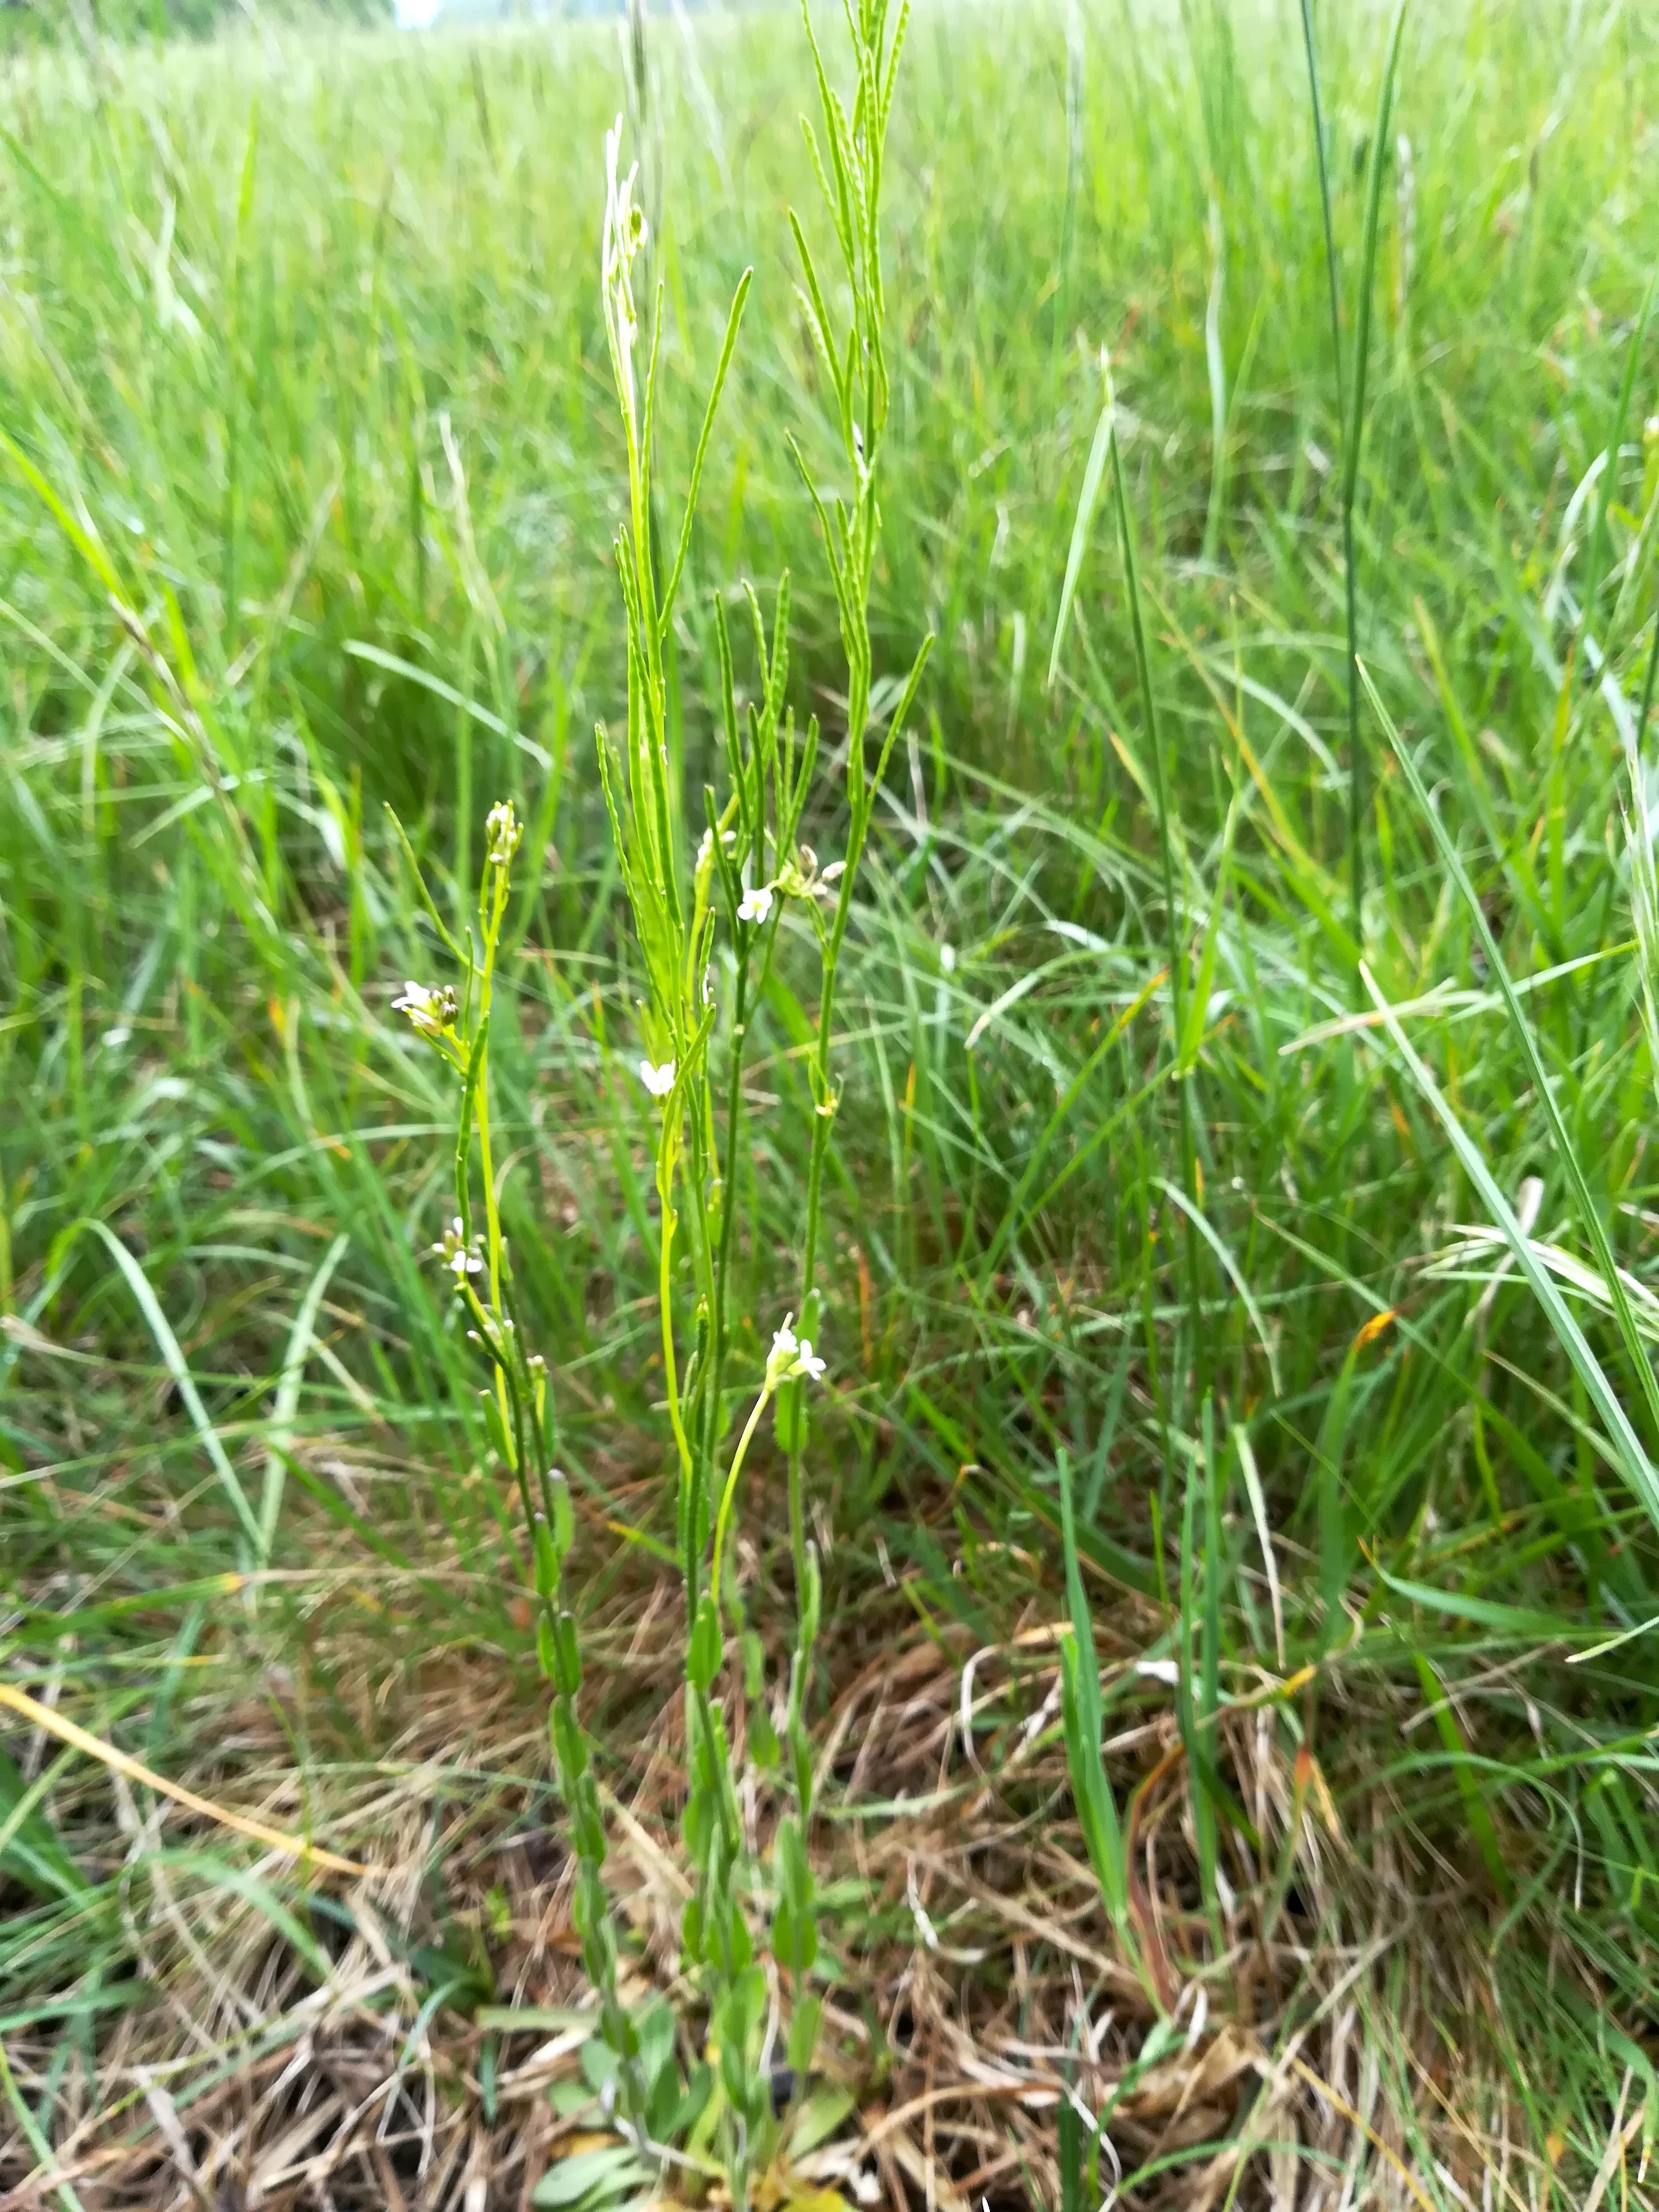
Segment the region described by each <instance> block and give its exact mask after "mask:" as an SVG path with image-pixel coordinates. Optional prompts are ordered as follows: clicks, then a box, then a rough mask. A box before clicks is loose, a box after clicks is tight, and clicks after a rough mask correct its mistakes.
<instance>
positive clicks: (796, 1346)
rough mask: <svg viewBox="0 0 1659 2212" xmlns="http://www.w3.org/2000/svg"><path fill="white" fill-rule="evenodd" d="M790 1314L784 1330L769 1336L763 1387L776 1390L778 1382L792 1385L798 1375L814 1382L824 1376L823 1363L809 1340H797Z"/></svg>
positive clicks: (801, 1338) (809, 1338) (808, 1337)
mask: <svg viewBox="0 0 1659 2212" xmlns="http://www.w3.org/2000/svg"><path fill="white" fill-rule="evenodd" d="M794 1318H795V1316H793V1314H786V1315H785V1316H784V1317H783V1327H782V1328H780V1329H775V1330H774V1331H773V1333H772V1349H771V1351H770V1352H769V1353H768V1354H767V1358H766V1387H767V1389H769V1390H775V1389H777V1387H778V1385H779V1383H793V1381H794V1380H795V1378H796V1376H798V1375H810V1376H811V1378H812V1380H813V1381H814V1382H815V1383H816V1382H817V1380H818V1378H819V1376H821V1375H822V1374H823V1370H824V1365H825V1363H824V1361H823V1360H822V1359H820V1358H818V1356H817V1353H816V1352H814V1351H813V1349H812V1340H811V1337H810V1336H802V1337H797V1336H796V1334H795V1332H794V1330H793V1328H791V1327H790V1323H791V1322H793V1320H794Z"/></svg>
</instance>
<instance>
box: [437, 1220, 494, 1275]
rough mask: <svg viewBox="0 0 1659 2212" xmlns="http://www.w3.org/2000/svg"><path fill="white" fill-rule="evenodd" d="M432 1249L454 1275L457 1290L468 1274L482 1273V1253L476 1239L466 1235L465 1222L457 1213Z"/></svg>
mask: <svg viewBox="0 0 1659 2212" xmlns="http://www.w3.org/2000/svg"><path fill="white" fill-rule="evenodd" d="M432 1249H433V1250H434V1252H435V1253H436V1255H437V1256H438V1257H439V1259H441V1261H443V1263H444V1265H445V1267H447V1268H448V1270H449V1272H450V1273H451V1274H452V1275H453V1276H454V1277H455V1279H456V1282H455V1287H456V1289H457V1290H459V1289H460V1287H461V1285H462V1283H463V1282H464V1280H465V1278H466V1277H467V1276H468V1275H482V1274H483V1268H484V1263H483V1253H482V1252H481V1251H480V1250H479V1249H478V1239H477V1237H469V1236H468V1235H467V1233H466V1224H465V1222H464V1221H463V1220H462V1218H461V1217H460V1215H459V1213H458V1214H457V1215H456V1216H455V1218H454V1220H453V1222H452V1223H451V1225H450V1226H449V1227H448V1228H447V1229H446V1230H445V1231H444V1233H443V1237H442V1239H441V1242H440V1243H436V1244H435V1245H434V1246H433V1248H432Z"/></svg>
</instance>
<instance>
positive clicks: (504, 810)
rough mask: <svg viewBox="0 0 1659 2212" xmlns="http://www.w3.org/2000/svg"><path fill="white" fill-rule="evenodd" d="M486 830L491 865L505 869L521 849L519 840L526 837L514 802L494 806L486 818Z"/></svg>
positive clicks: (504, 800)
mask: <svg viewBox="0 0 1659 2212" xmlns="http://www.w3.org/2000/svg"><path fill="white" fill-rule="evenodd" d="M484 830H485V833H486V835H487V836H488V837H489V865H490V866H491V867H492V868H504V867H506V866H507V863H508V862H509V861H510V860H512V858H513V854H515V853H516V852H517V851H518V849H519V840H520V837H522V836H523V835H524V825H523V823H521V822H520V820H519V817H518V816H517V815H516V814H515V813H514V812H513V801H512V800H511V799H502V801H501V804H500V805H499V806H492V807H491V808H490V810H489V813H488V814H487V815H486V816H485V817H484Z"/></svg>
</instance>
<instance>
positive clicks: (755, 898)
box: [738, 884, 772, 922]
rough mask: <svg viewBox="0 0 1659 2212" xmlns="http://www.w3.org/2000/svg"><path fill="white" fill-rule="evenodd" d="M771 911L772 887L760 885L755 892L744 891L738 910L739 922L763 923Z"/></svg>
mask: <svg viewBox="0 0 1659 2212" xmlns="http://www.w3.org/2000/svg"><path fill="white" fill-rule="evenodd" d="M771 911H772V887H771V885H770V884H761V886H760V887H759V889H758V890H752V891H745V892H744V895H743V900H742V903H741V904H740V905H739V906H738V921H755V922H760V921H765V919H766V917H767V915H769V914H770V913H771Z"/></svg>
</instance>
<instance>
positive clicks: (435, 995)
mask: <svg viewBox="0 0 1659 2212" xmlns="http://www.w3.org/2000/svg"><path fill="white" fill-rule="evenodd" d="M460 1011H461V1008H460V1002H459V1000H458V999H457V998H456V996H455V994H454V992H453V989H452V988H451V987H450V986H449V985H448V984H447V983H416V981H414V980H413V979H412V978H411V979H410V981H408V982H406V983H405V984H404V987H403V989H402V990H401V991H400V992H399V993H398V996H397V997H396V998H395V999H394V1000H392V1012H394V1013H398V1014H407V1015H408V1017H409V1025H410V1028H411V1029H412V1030H414V1031H415V1033H416V1036H423V1037H428V1038H429V1039H430V1040H431V1042H433V1043H434V1044H439V1043H441V1042H442V1041H443V1040H444V1039H445V1038H447V1037H448V1036H451V1035H452V1034H453V1030H454V1028H455V1023H456V1020H457V1018H459V1014H460Z"/></svg>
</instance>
